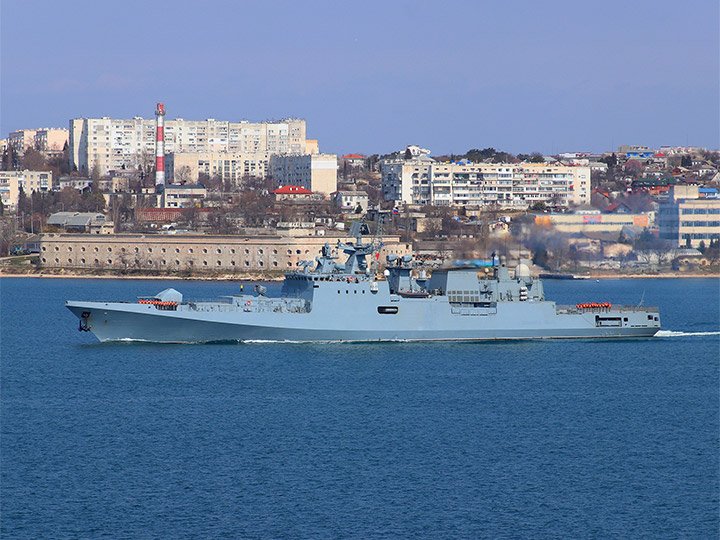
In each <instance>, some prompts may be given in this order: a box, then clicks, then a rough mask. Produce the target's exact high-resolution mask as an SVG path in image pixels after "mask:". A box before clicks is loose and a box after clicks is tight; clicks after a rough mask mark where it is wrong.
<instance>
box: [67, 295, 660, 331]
mask: <svg viewBox="0 0 720 540" xmlns="http://www.w3.org/2000/svg"><path fill="white" fill-rule="evenodd" d="M337 290H338V291H339V294H338V293H337V292H336V293H335V297H333V296H332V295H327V296H329V298H327V299H326V301H323V300H322V299H320V298H316V299H315V300H314V301H313V304H314V305H313V307H312V309H311V310H310V311H308V312H297V311H295V312H293V311H292V310H287V309H282V310H277V311H275V310H273V308H272V307H270V306H271V305H272V303H274V302H275V301H276V300H274V299H267V300H259V299H258V298H257V297H250V296H244V295H241V296H239V297H237V299H238V301H237V302H234V303H232V302H231V303H209V302H208V303H198V304H194V303H188V304H185V305H180V306H178V308H177V309H176V310H173V311H165V310H159V309H157V307H156V306H155V305H143V304H135V303H124V302H75V301H68V302H67V307H68V309H70V311H72V312H73V313H74V314H75V315H76V316H77V317H78V318H79V319H81V320H82V321H84V323H85V325H86V328H87V329H89V330H90V331H91V332H92V333H93V334H94V335H95V336H96V337H97V338H98V339H99V340H100V341H110V340H137V341H151V342H161V343H201V342H213V341H294V342H305V341H393V340H408V341H435V340H438V341H442V340H461V341H465V340H467V341H471V340H499V339H545V338H631V337H651V336H653V335H654V334H655V333H656V332H657V331H658V330H659V329H660V324H659V316H658V314H657V313H656V312H654V311H653V310H652V309H650V308H648V309H640V310H639V309H638V308H617V309H609V310H607V309H604V310H600V309H579V308H577V307H572V306H568V307H563V306H556V305H555V304H554V303H553V302H546V301H543V302H522V303H521V302H498V303H495V304H493V305H490V306H487V307H472V308H471V307H468V308H464V307H453V306H451V305H450V304H449V303H448V302H447V300H446V298H444V297H442V296H440V297H427V298H403V297H400V296H393V295H390V294H382V293H380V292H378V293H374V294H373V293H372V292H371V291H370V289H369V287H363V286H362V284H360V285H356V284H353V285H348V284H338V285H337ZM358 295H360V297H361V299H358ZM376 295H377V296H376ZM362 297H365V298H362ZM246 298H248V299H246ZM250 298H251V299H250ZM248 302H249V303H250V304H249V305H248ZM266 304H267V305H266ZM323 304H327V305H323ZM393 308H397V311H395V309H393ZM379 311H382V312H383V313H380V312H379ZM343 313H345V314H351V315H347V316H344V315H343Z"/></svg>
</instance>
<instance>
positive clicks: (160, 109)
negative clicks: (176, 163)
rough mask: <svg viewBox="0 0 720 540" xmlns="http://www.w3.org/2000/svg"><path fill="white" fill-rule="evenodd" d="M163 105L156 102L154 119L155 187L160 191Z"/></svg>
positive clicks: (163, 141)
mask: <svg viewBox="0 0 720 540" xmlns="http://www.w3.org/2000/svg"><path fill="white" fill-rule="evenodd" d="M164 116H165V105H163V104H162V103H158V104H157V109H155V119H156V122H157V137H156V139H155V189H156V190H159V191H162V190H163V189H164V188H165V126H164Z"/></svg>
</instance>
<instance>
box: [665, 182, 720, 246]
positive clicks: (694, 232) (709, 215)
mask: <svg viewBox="0 0 720 540" xmlns="http://www.w3.org/2000/svg"><path fill="white" fill-rule="evenodd" d="M658 228H659V229H660V238H661V239H665V240H670V241H672V242H673V244H675V245H677V246H684V245H686V244H687V242H688V241H689V242H690V245H691V246H693V247H698V246H699V245H700V242H704V243H705V245H706V246H707V245H708V244H710V241H711V240H715V239H718V238H720V199H717V198H701V197H700V192H699V189H698V186H696V185H675V186H672V187H671V188H670V196H669V198H668V200H667V201H666V202H664V203H663V204H661V205H660V210H659V213H658Z"/></svg>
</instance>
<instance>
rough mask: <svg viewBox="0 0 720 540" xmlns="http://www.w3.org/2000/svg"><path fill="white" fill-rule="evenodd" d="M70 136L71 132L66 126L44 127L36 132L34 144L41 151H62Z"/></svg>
mask: <svg viewBox="0 0 720 540" xmlns="http://www.w3.org/2000/svg"><path fill="white" fill-rule="evenodd" d="M69 138H70V132H69V131H68V130H67V129H64V128H44V129H38V130H37V131H36V132H35V137H34V145H35V149H36V150H40V151H41V152H54V153H57V152H61V151H62V149H63V148H64V147H65V145H66V144H67V143H68V140H69Z"/></svg>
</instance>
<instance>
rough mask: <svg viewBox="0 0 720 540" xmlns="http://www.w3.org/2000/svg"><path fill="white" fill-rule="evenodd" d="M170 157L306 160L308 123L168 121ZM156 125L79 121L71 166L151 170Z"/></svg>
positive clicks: (138, 121) (136, 121)
mask: <svg viewBox="0 0 720 540" xmlns="http://www.w3.org/2000/svg"><path fill="white" fill-rule="evenodd" d="M164 133H165V151H166V153H176V154H179V153H184V152H231V153H243V154H258V153H268V154H275V153H290V154H302V153H304V152H305V150H306V147H307V140H306V124H305V120H301V119H297V118H290V119H286V120H282V121H279V122H262V123H251V122H246V121H243V122H228V121H223V120H215V119H212V118H210V119H207V120H201V121H195V120H184V119H182V118H176V119H174V120H166V121H165V130H164ZM155 138H156V134H155V119H145V118H141V117H135V118H132V119H115V118H109V117H103V118H76V119H73V120H70V135H69V145H70V166H71V167H75V168H77V169H78V170H82V169H83V168H85V169H87V170H92V169H93V168H94V167H96V166H97V167H98V170H99V171H100V173H101V174H106V173H107V171H109V170H113V169H122V168H130V169H134V168H137V167H139V166H142V165H152V163H154V159H155Z"/></svg>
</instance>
